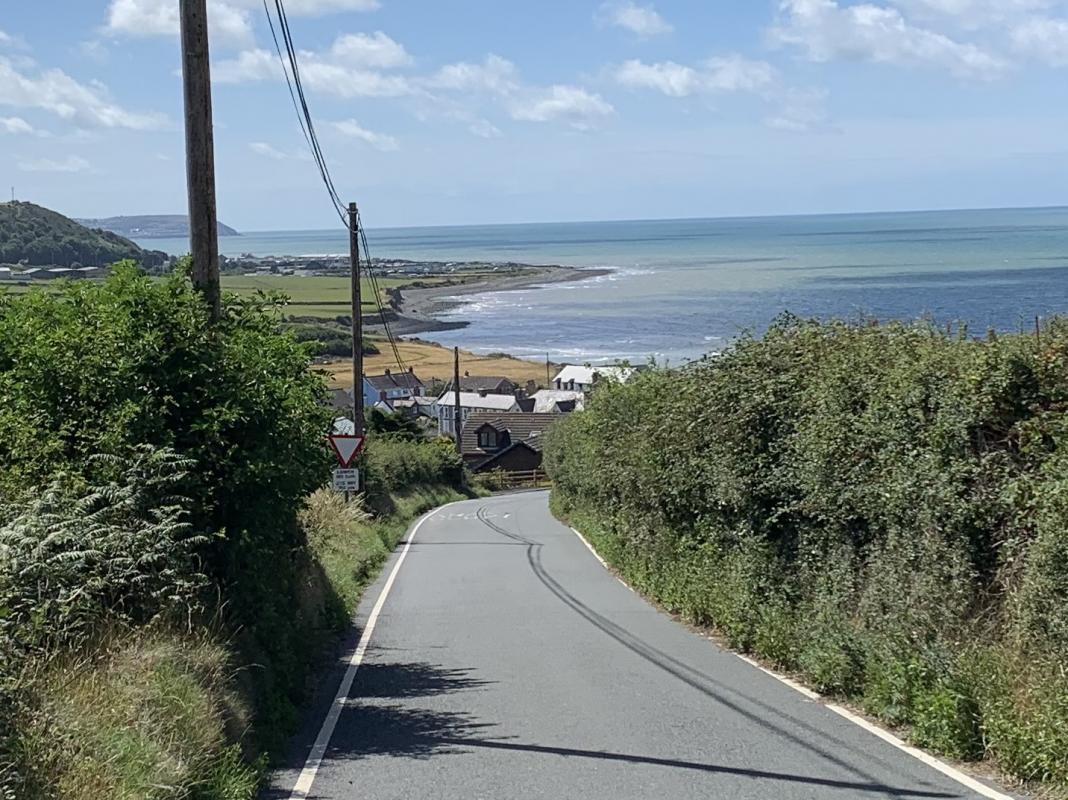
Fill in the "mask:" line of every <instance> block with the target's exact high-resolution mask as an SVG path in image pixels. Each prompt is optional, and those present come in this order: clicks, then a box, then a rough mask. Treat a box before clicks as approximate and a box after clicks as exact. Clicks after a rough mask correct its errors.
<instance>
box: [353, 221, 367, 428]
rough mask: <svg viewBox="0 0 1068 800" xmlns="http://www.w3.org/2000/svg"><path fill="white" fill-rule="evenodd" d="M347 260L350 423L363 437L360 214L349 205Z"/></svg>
mask: <svg viewBox="0 0 1068 800" xmlns="http://www.w3.org/2000/svg"><path fill="white" fill-rule="evenodd" d="M349 259H350V261H351V263H352V269H351V271H350V273H351V277H352V421H353V423H354V424H355V425H356V435H357V436H363V434H364V428H365V422H364V414H363V298H362V297H361V294H360V212H359V209H357V207H356V204H355V203H349Z"/></svg>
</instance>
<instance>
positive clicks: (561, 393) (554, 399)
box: [530, 389, 586, 414]
mask: <svg viewBox="0 0 1068 800" xmlns="http://www.w3.org/2000/svg"><path fill="white" fill-rule="evenodd" d="M530 399H531V400H533V401H534V406H533V408H532V409H531V411H533V412H534V413H535V414H567V413H568V412H570V411H581V410H582V405H583V402H584V401H585V399H586V398H585V395H584V394H583V393H582V392H578V391H575V392H572V391H567V390H564V389H542V390H540V391H537V392H534V394H532V395H531V396H530Z"/></svg>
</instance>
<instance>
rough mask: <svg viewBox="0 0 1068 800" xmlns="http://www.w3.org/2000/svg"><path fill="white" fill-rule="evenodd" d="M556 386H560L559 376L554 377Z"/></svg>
mask: <svg viewBox="0 0 1068 800" xmlns="http://www.w3.org/2000/svg"><path fill="white" fill-rule="evenodd" d="M556 388H557V389H559V388H560V379H559V378H557V379H556Z"/></svg>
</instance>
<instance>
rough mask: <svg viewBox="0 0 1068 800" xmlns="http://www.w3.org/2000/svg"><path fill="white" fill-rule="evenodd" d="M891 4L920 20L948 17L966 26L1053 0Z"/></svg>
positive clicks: (997, 20) (905, 0)
mask: <svg viewBox="0 0 1068 800" xmlns="http://www.w3.org/2000/svg"><path fill="white" fill-rule="evenodd" d="M891 2H892V4H893V5H895V6H898V7H899V8H902V9H904V10H905V11H906V12H908V13H910V14H913V15H915V16H916V17H917V18H920V19H924V20H939V21H949V22H952V23H953V24H954V25H956V26H957V27H960V28H964V29H966V30H974V29H977V28H982V27H987V26H990V25H998V24H1001V23H1004V22H1006V21H1011V20H1014V19H1018V18H1020V17H1021V16H1023V15H1026V14H1029V13H1031V12H1034V11H1043V10H1045V9H1047V8H1050V7H1051V6H1052V5H1053V0H891Z"/></svg>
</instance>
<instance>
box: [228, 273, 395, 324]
mask: <svg viewBox="0 0 1068 800" xmlns="http://www.w3.org/2000/svg"><path fill="white" fill-rule="evenodd" d="M406 283H411V280H410V279H403V278H379V280H378V285H379V288H381V289H382V290H383V296H382V298H381V300H382V302H383V304H385V303H386V302H387V298H386V297H385V294H384V293H385V290H386V289H390V288H394V287H397V286H403V285H404V284H406ZM222 287H223V290H224V291H230V292H236V293H237V294H240V295H252V294H255V293H256V292H282V293H283V294H285V295H286V296H287V297H288V298H289V307H288V309H287V313H289V314H293V315H295V316H309V317H329V318H332V317H337V316H347V315H348V314H349V310H350V304H351V300H350V292H351V289H350V288H349V279H348V278H347V277H337V278H324V277H310V278H309V277H299V276H294V275H262V276H260V275H255V276H253V275H223V277H222ZM360 291H361V292H362V293H363V304H362V306H361V308H362V311H363V313H364V314H371V313H374V312H375V311H377V310H378V307H377V306H376V305H375V302H374V295H373V294H372V290H371V284H370V281H367V280H363V281H361V282H360Z"/></svg>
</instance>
